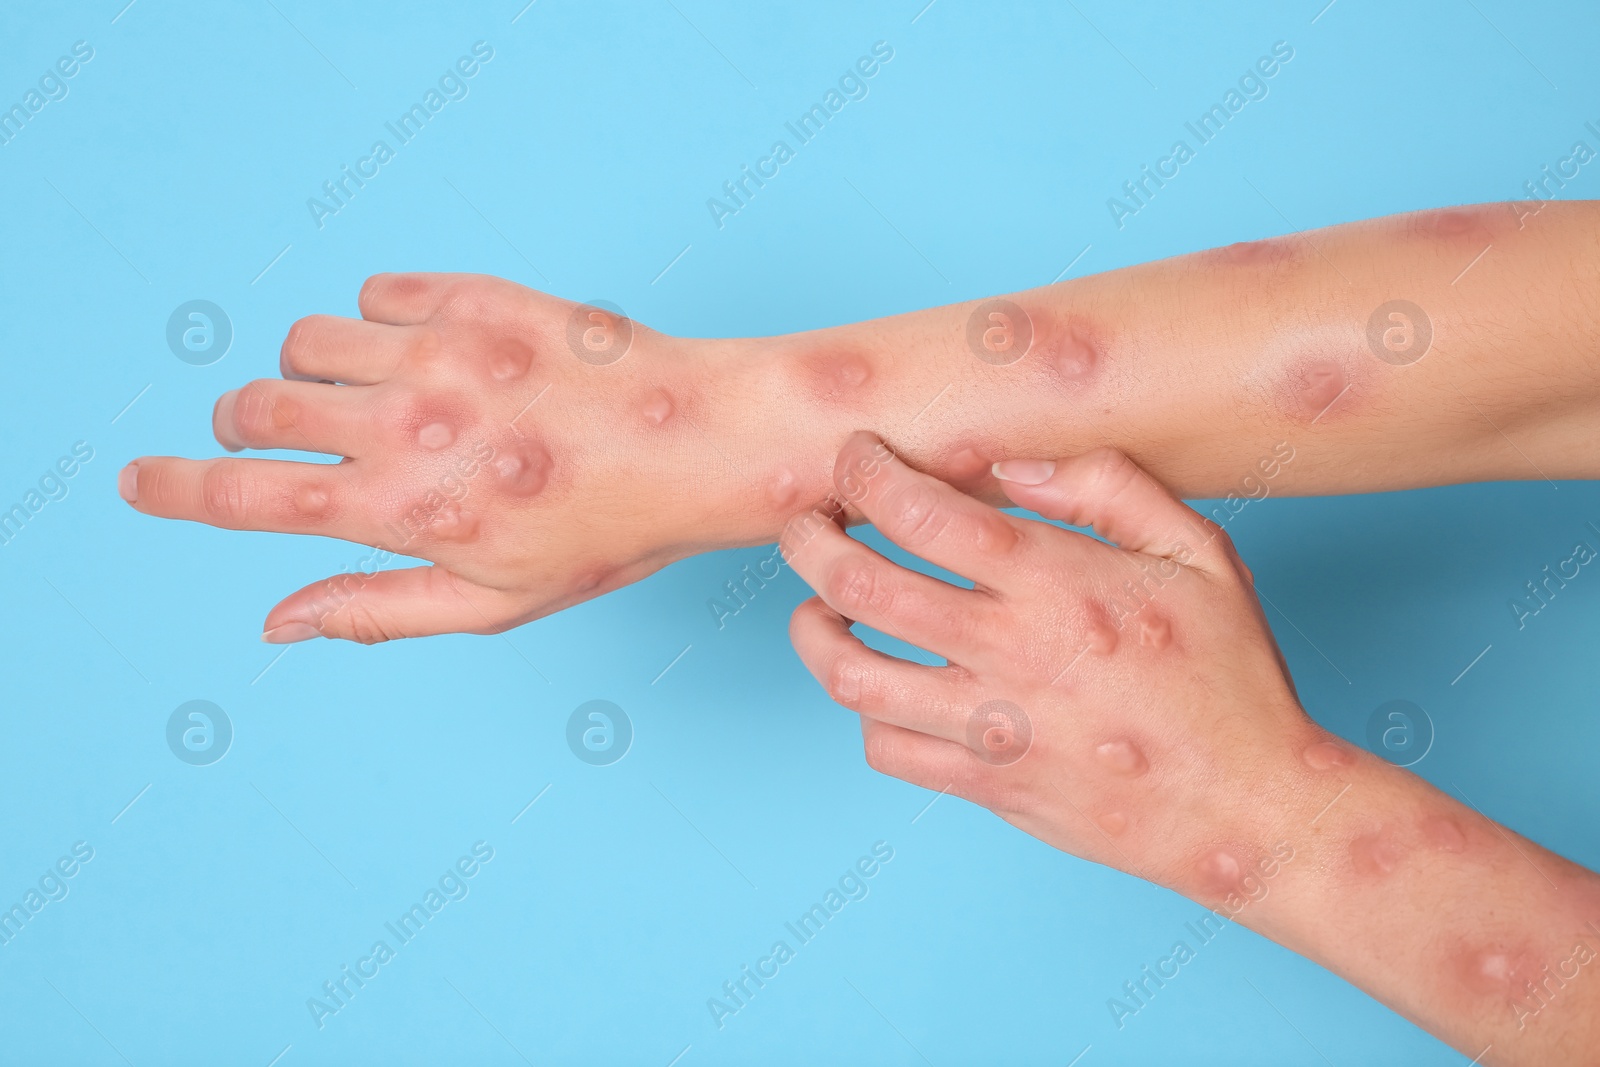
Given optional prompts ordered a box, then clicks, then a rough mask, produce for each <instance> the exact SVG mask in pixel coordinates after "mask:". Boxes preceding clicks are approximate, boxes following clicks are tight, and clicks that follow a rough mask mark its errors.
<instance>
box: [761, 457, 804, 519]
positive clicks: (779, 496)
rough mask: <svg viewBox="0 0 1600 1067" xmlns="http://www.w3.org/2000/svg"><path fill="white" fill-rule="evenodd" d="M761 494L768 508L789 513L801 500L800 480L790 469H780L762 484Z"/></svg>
mask: <svg viewBox="0 0 1600 1067" xmlns="http://www.w3.org/2000/svg"><path fill="white" fill-rule="evenodd" d="M761 494H762V496H763V498H765V500H766V502H767V506H768V507H771V508H773V509H775V510H777V511H788V510H790V509H791V508H793V507H794V506H795V504H796V503H797V502H798V501H799V499H800V480H799V479H798V478H796V477H795V474H794V471H792V470H791V469H789V468H788V467H779V468H777V469H776V470H774V471H773V472H772V473H771V474H770V475H768V477H767V478H766V480H765V481H764V482H763V483H762V487H761Z"/></svg>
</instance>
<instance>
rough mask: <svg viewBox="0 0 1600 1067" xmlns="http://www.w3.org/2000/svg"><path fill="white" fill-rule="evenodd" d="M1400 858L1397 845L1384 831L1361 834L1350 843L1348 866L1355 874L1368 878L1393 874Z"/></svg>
mask: <svg viewBox="0 0 1600 1067" xmlns="http://www.w3.org/2000/svg"><path fill="white" fill-rule="evenodd" d="M1402 857H1403V853H1402V851H1401V848H1400V846H1399V844H1398V843H1396V842H1395V841H1394V839H1393V838H1392V837H1391V836H1390V835H1389V834H1388V833H1387V832H1386V831H1384V830H1377V831H1374V832H1373V833H1370V834H1362V835H1360V836H1359V837H1356V838H1355V839H1353V840H1352V841H1351V842H1350V864H1351V866H1353V867H1354V868H1355V869H1356V873H1357V874H1360V875H1364V876H1366V877H1368V878H1381V877H1382V876H1384V875H1386V874H1392V873H1394V869H1395V868H1396V867H1398V866H1400V860H1401V859H1402Z"/></svg>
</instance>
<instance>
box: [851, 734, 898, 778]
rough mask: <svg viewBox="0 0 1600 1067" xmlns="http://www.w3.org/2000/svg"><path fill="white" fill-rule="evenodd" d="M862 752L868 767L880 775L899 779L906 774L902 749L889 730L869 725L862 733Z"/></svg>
mask: <svg viewBox="0 0 1600 1067" xmlns="http://www.w3.org/2000/svg"><path fill="white" fill-rule="evenodd" d="M861 752H862V755H864V756H865V757H866V760H867V766H868V767H871V768H872V769H873V770H875V771H877V772H878V773H879V774H887V775H889V776H890V777H893V778H899V777H901V776H902V775H903V774H904V773H905V767H904V760H903V759H902V758H901V755H900V747H899V745H898V744H897V742H896V740H895V738H894V736H893V735H892V734H890V733H889V732H888V731H887V730H884V729H881V728H879V727H877V726H875V725H870V724H869V726H868V727H867V729H865V730H863V731H862V736H861Z"/></svg>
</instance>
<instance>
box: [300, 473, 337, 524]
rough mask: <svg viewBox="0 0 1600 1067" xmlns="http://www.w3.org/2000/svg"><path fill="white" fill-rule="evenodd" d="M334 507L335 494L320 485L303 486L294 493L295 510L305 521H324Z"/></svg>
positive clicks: (314, 483)
mask: <svg viewBox="0 0 1600 1067" xmlns="http://www.w3.org/2000/svg"><path fill="white" fill-rule="evenodd" d="M332 505H333V494H332V493H330V492H329V491H328V487H327V486H325V485H322V484H320V483H316V482H313V483H310V484H308V485H302V486H299V487H297V488H296V489H295V491H294V509H295V511H296V512H297V513H298V514H299V515H300V517H301V518H303V519H312V520H317V521H320V520H323V519H326V518H327V517H328V515H329V512H330V510H331V508H332Z"/></svg>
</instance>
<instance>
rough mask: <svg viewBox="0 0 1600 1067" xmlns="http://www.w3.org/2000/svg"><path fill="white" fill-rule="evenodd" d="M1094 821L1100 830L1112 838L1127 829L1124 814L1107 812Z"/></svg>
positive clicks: (1126, 820) (1126, 817)
mask: <svg viewBox="0 0 1600 1067" xmlns="http://www.w3.org/2000/svg"><path fill="white" fill-rule="evenodd" d="M1096 821H1097V822H1098V823H1099V824H1100V829H1102V830H1104V831H1105V832H1106V833H1107V834H1109V835H1110V836H1112V837H1116V836H1117V835H1118V834H1120V833H1122V831H1124V830H1126V829H1127V828H1128V816H1127V814H1126V813H1125V812H1120V811H1108V812H1106V813H1105V814H1104V815H1102V816H1100V818H1099V819H1097V820H1096Z"/></svg>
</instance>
